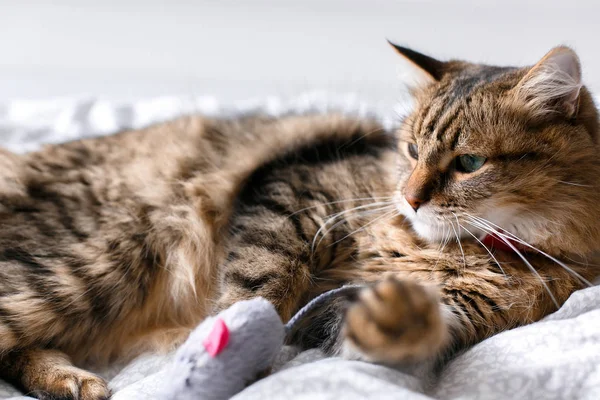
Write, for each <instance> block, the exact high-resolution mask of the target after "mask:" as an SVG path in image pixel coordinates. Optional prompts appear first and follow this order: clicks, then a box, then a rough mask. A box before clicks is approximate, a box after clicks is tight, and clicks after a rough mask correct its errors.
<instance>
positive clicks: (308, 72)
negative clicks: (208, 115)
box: [0, 0, 600, 101]
mask: <svg viewBox="0 0 600 400" xmlns="http://www.w3.org/2000/svg"><path fill="white" fill-rule="evenodd" d="M599 15H600V1H593V0H589V1H574V0H571V1H551V0H546V1H544V0H529V1H518V0H507V1H497V2H484V1H465V0H460V1H444V0H429V1H417V0H412V1H406V0H404V1H394V0H363V1H359V0H345V1H344V0H294V1H287V0H270V1H269V0H258V1H248V0H246V1H242V0H239V1H233V0H212V1H209V0H203V1H200V0H198V1H193V0H172V1H167V0H164V1H159V0H120V1H119V0H97V1H86V0H53V1H42V0H37V1H36V0H0V100H4V99H9V98H15V97H20V98H22V97H26V98H41V97H54V96H68V95H92V96H99V97H103V98H111V99H124V98H132V97H145V96H156V95H162V94H183V95H189V94H215V95H217V96H219V97H220V98H222V99H223V100H225V101H230V100H233V99H240V98H247V97H254V96H263V95H267V94H280V95H286V94H292V93H295V92H297V91H301V90H308V89H328V90H337V91H353V92H356V91H358V92H359V93H364V95H365V96H366V97H367V98H377V99H380V100H381V99H385V100H388V99H389V100H390V101H392V100H393V99H394V97H395V96H396V94H397V89H398V84H397V82H396V78H397V75H398V66H397V65H398V63H397V62H396V60H397V58H396V57H395V55H394V54H393V52H392V51H391V50H390V48H389V47H388V46H387V44H386V42H385V40H384V38H385V37H389V38H390V39H393V40H396V41H398V42H400V43H403V44H407V45H409V46H412V47H413V48H415V49H418V50H421V51H424V52H428V53H430V54H432V55H435V56H439V57H440V58H444V57H463V58H467V59H470V60H475V61H485V62H490V63H500V64H530V63H533V62H535V60H536V59H537V58H539V57H541V56H542V55H543V54H544V53H545V52H546V51H547V50H548V49H549V48H550V47H552V46H554V45H556V44H560V43H566V44H569V45H572V46H574V47H575V49H576V50H577V51H578V52H579V54H580V56H581V59H582V61H583V65H584V78H585V80H586V81H587V83H588V84H589V85H590V86H591V87H592V88H593V89H594V90H596V91H600V54H599V46H598V45H597V40H598V37H599V33H600V28H598V23H597V21H598V16H599Z"/></svg>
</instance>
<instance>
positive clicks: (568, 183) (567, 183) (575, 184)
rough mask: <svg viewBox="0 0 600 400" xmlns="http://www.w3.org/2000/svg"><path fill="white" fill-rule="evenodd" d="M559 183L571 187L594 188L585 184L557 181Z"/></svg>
mask: <svg viewBox="0 0 600 400" xmlns="http://www.w3.org/2000/svg"><path fill="white" fill-rule="evenodd" d="M557 182H559V183H564V184H565V185H571V186H580V187H592V185H585V184H583V183H575V182H567V181H557Z"/></svg>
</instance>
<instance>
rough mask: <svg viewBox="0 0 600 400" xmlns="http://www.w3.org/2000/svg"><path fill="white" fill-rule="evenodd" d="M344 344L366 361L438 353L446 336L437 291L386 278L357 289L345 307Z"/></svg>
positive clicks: (399, 359)
mask: <svg viewBox="0 0 600 400" xmlns="http://www.w3.org/2000/svg"><path fill="white" fill-rule="evenodd" d="M344 334H345V341H346V345H347V346H348V347H349V348H350V349H352V350H353V351H358V352H359V354H360V355H361V356H362V357H363V358H366V359H367V360H370V361H375V362H385V363H404V362H417V361H422V360H425V359H428V358H430V357H432V356H434V355H436V354H438V353H439V351H440V350H441V348H442V346H443V345H444V343H445V342H446V340H447V338H448V329H447V326H446V324H445V322H444V320H443V317H442V312H441V306H440V300H439V297H438V295H437V293H436V292H435V291H434V290H432V289H430V288H427V287H424V286H422V285H420V284H418V283H415V282H412V281H405V280H397V279H394V278H388V279H386V280H384V281H382V282H380V283H378V284H376V285H374V286H371V287H369V288H367V289H365V290H363V291H362V292H361V294H360V295H359V298H358V300H357V301H356V302H355V303H354V304H353V305H352V306H351V307H350V308H349V309H348V312H347V314H346V323H345V327H344Z"/></svg>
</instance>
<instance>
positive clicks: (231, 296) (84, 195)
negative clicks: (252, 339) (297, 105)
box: [0, 49, 600, 400]
mask: <svg viewBox="0 0 600 400" xmlns="http://www.w3.org/2000/svg"><path fill="white" fill-rule="evenodd" d="M399 51H401V50H400V49H399ZM569 51H570V50H569ZM415 54H416V53H415V52H412V53H410V54H409V55H408V56H412V57H415ZM405 56H406V54H405ZM418 60H426V61H427V63H426V65H425V67H426V69H431V68H436V69H437V70H436V71H435V73H432V71H426V72H428V73H429V74H430V75H431V77H432V79H431V81H430V82H429V83H428V84H427V85H425V86H423V87H420V88H418V89H416V90H415V93H414V94H415V99H416V104H417V106H416V108H415V110H414V111H413V112H412V113H411V114H410V115H408V116H407V117H406V118H405V119H404V120H403V121H402V123H401V126H400V128H399V130H398V132H387V131H385V130H384V129H383V127H381V126H380V125H379V124H378V123H377V122H375V121H371V120H368V119H365V120H357V119H353V118H349V117H343V116H340V115H336V114H330V115H303V116H295V115H290V116H284V117H281V118H266V117H256V116H252V117H243V118H238V119H231V120H209V119H204V118H202V117H197V116H193V117H186V118H182V119H179V120H177V121H173V122H169V123H165V124H160V125H156V126H153V127H150V128H147V129H143V130H140V131H130V132H122V133H120V134H117V135H114V136H111V137H106V138H99V139H86V140H82V141H76V142H71V143H65V144H62V145H53V146H48V147H47V148H45V149H43V150H42V151H39V152H36V153H30V154H26V155H22V156H18V155H14V154H10V153H8V152H5V151H2V152H1V153H0V224H1V229H0V354H1V356H0V357H1V361H2V364H0V370H1V371H2V374H3V376H4V377H7V378H9V379H12V380H13V381H15V382H16V383H17V384H19V385H21V386H22V387H24V389H25V390H27V391H31V392H33V393H35V394H36V395H37V396H38V397H40V398H73V399H85V400H88V399H100V398H105V397H106V396H108V390H107V389H106V387H105V386H104V383H103V381H102V380H100V379H99V378H97V377H94V376H93V375H90V374H89V373H87V372H85V371H83V370H80V369H77V368H75V367H73V366H72V365H71V362H73V363H75V364H77V365H83V364H88V363H96V364H102V363H106V362H111V361H113V360H116V359H126V358H128V357H131V356H133V355H135V354H138V353H139V352H141V351H144V350H166V349H170V348H172V347H173V346H176V345H177V344H178V343H180V342H181V341H182V340H183V339H185V337H186V335H187V334H188V332H189V331H190V330H191V329H193V327H194V326H196V325H197V324H198V323H199V322H200V321H201V320H202V319H203V318H204V317H205V316H206V315H208V314H209V313H213V312H217V311H218V310H220V309H223V308H225V307H228V306H229V305H231V304H232V303H234V302H236V301H239V300H242V299H247V298H251V297H255V296H263V297H265V298H267V299H268V300H270V301H271V302H273V304H274V305H275V306H276V308H277V310H278V311H279V313H280V315H281V317H282V318H283V319H284V320H286V319H288V318H290V316H291V315H293V313H294V312H295V311H297V310H298V308H299V307H301V306H302V305H303V304H305V303H306V302H307V301H309V300H310V299H311V298H313V297H314V296H316V295H318V294H320V293H322V292H324V291H325V290H328V289H331V288H334V287H338V286H340V285H343V284H345V283H369V284H372V286H371V287H370V289H368V290H366V291H363V292H360V293H356V294H355V296H353V298H350V299H346V300H344V299H340V300H339V301H336V302H334V303H332V304H329V305H328V306H327V307H326V309H323V310H319V312H316V313H315V314H314V315H312V316H311V317H310V318H308V320H307V323H306V324H305V325H304V326H303V327H302V328H301V329H300V330H299V331H298V332H295V335H294V341H295V342H296V343H298V344H300V345H303V346H321V347H322V348H324V349H325V350H327V351H329V352H332V353H336V352H337V353H339V352H351V353H352V354H354V355H357V354H358V355H360V357H362V358H366V359H369V360H373V361H377V362H389V363H400V364H406V363H413V364H414V363H417V364H418V363H421V362H423V361H425V360H437V359H439V358H440V356H441V355H447V354H449V353H450V352H451V351H452V350H453V349H456V348H459V347H462V346H465V345H469V344H472V343H476V342H477V341H479V340H482V339H483V338H485V337H488V336H490V335H493V334H495V333H497V332H499V331H502V330H505V329H509V328H512V327H514V326H518V325H522V324H526V323H530V322H532V321H536V320H538V319H540V318H542V317H543V316H544V315H547V314H548V313H549V312H551V311H553V310H554V309H555V308H556V304H554V303H553V299H554V300H556V301H557V303H558V304H560V303H562V302H564V301H565V300H566V298H567V297H568V296H569V295H570V294H571V293H572V292H573V291H574V290H576V289H578V288H580V287H582V283H581V282H580V280H578V279H577V278H576V277H575V276H574V275H573V274H571V273H569V271H567V270H565V269H564V268H563V267H561V266H560V265H559V264H557V263H556V262H554V261H552V260H550V259H548V257H546V256H544V255H542V254H540V253H539V252H535V251H530V252H527V253H526V259H527V260H528V261H529V262H530V263H531V264H533V265H535V268H536V273H537V274H539V278H538V276H536V275H535V274H534V273H532V272H531V271H530V270H529V269H528V268H527V266H526V264H525V263H524V262H523V260H522V259H521V258H520V257H518V256H517V255H516V254H511V253H502V252H496V253H495V254H494V253H492V255H491V254H490V253H488V251H487V250H486V249H485V248H483V247H482V246H481V245H480V244H479V243H477V242H476V241H475V240H474V239H473V238H469V237H468V236H467V234H466V230H461V229H460V227H458V226H457V227H456V228H457V229H458V232H456V234H457V236H459V235H460V236H462V237H463V239H464V240H461V242H460V243H457V242H456V241H450V242H449V243H448V244H447V245H445V246H443V248H442V244H443V243H440V241H444V239H445V238H446V236H447V235H448V232H449V229H450V227H451V226H454V225H452V224H454V222H453V221H454V218H456V223H457V224H458V223H462V225H464V226H468V225H466V224H468V221H469V219H468V215H469V214H473V215H476V216H478V217H484V218H487V219H489V220H490V221H492V222H494V221H497V222H502V223H506V225H503V228H504V229H506V230H507V231H508V232H511V233H514V234H517V235H522V236H523V239H526V240H527V242H529V243H530V244H531V245H532V246H535V247H536V248H538V249H540V250H542V251H544V252H547V253H548V255H550V256H553V257H556V258H560V260H562V261H568V262H569V266H570V268H572V269H573V270H574V271H576V272H578V273H579V274H581V275H582V276H583V277H584V278H586V279H592V278H593V277H594V276H596V275H597V274H598V272H599V271H598V270H597V269H596V267H594V266H593V265H594V264H593V262H592V263H590V264H586V263H585V261H587V260H592V261H593V253H594V252H596V251H597V250H598V247H599V243H600V241H599V240H598V239H599V238H600V226H598V225H599V224H598V221H599V218H598V217H599V215H598V214H599V213H600V208H599V206H598V204H599V202H598V193H600V191H599V190H598V189H600V188H598V187H597V186H598V185H599V183H597V182H596V179H595V177H596V176H598V173H600V163H599V160H598V158H597V155H596V154H597V148H596V146H597V145H598V144H597V134H598V120H597V114H596V109H595V107H594V105H593V103H592V101H591V98H590V96H589V94H588V92H587V91H586V90H585V87H582V88H581V90H580V91H579V92H578V98H577V100H578V103H577V105H578V107H577V113H576V115H566V114H565V113H566V112H567V111H565V110H567V109H566V108H561V107H560V105H561V103H560V101H561V98H560V97H559V98H556V97H553V98H552V99H550V100H549V102H547V103H546V104H545V107H546V108H547V109H550V108H552V107H553V108H552V109H553V110H556V112H553V113H545V114H543V115H542V116H540V113H537V112H535V113H534V114H535V115H533V114H529V113H528V109H527V107H526V105H527V104H531V103H530V101H531V99H530V95H531V93H535V91H533V92H531V91H530V92H527V93H529V94H523V93H525V92H523V90H524V89H523V88H526V89H527V88H531V87H534V86H535V85H534V83H535V82H534V83H532V82H530V81H528V79H529V78H530V75H529V74H528V73H529V72H530V71H532V69H530V68H500V67H488V66H482V65H475V64H469V63H465V62H458V61H451V62H447V63H444V62H437V61H436V62H432V59H430V58H425V59H424V58H422V57H421V58H419V57H417V61H418ZM417 64H418V62H417ZM577 65H578V64H577ZM524 79H525V81H524ZM536 79H538V81H539V79H541V78H539V77H536ZM524 82H526V83H527V84H526V85H524ZM545 83H547V82H545ZM555 93H559V91H556V92H555ZM560 93H562V92H560ZM569 93H570V92H569ZM546 100H548V99H546ZM569 100H570V99H569ZM528 102H529V103H528ZM537 109H539V108H536V110H537ZM407 142H410V143H416V144H418V148H419V157H418V160H415V159H414V158H412V157H411V156H410V155H409V154H408V152H407ZM464 153H467V154H481V155H484V156H486V157H487V159H488V161H487V162H486V164H485V166H484V167H483V168H482V170H481V171H477V172H475V173H473V174H464V173H460V172H458V171H456V169H455V168H454V166H453V165H454V164H453V163H455V157H456V155H458V154H464ZM408 182H410V185H415V186H417V187H419V188H420V189H423V190H425V189H426V192H427V193H428V200H427V204H426V205H424V206H423V207H422V209H419V210H418V212H417V213H415V212H414V211H413V210H412V209H407V207H406V202H405V201H404V198H403V196H404V194H405V192H406V186H407V184H408ZM564 182H567V183H566V184H565V183H564ZM479 228H481V229H483V228H482V227H481V226H479ZM479 228H477V227H472V229H473V231H474V232H476V233H477V235H479V236H480V235H481V233H482V232H481V231H477V229H479ZM444 229H445V231H444ZM436 230H437V231H436ZM438 231H439V232H438ZM440 232H441V233H440ZM444 232H445V233H444ZM498 264H499V265H498ZM540 278H541V279H540ZM546 289H550V291H551V293H552V296H550V295H549V294H548V293H547V291H546ZM311 322H312V323H311Z"/></svg>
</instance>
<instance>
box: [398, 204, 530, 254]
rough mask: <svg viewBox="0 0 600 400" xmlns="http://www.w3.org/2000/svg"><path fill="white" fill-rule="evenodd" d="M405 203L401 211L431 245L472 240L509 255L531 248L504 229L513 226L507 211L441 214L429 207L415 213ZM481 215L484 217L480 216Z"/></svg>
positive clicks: (401, 205)
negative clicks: (511, 252)
mask: <svg viewBox="0 0 600 400" xmlns="http://www.w3.org/2000/svg"><path fill="white" fill-rule="evenodd" d="M402 200H404V199H401V200H400V201H397V202H396V204H397V207H398V210H399V211H400V213H402V215H404V216H405V217H406V218H407V219H408V221H409V222H410V223H411V225H412V228H413V230H414V231H415V232H416V233H417V235H418V236H419V237H420V238H422V239H424V240H425V241H427V242H429V243H432V244H439V243H447V242H451V241H453V242H456V241H465V240H471V241H476V242H479V243H480V244H482V245H485V246H486V247H488V248H491V247H493V248H495V249H498V250H502V251H507V252H510V251H515V249H516V250H519V251H526V250H527V249H528V247H527V246H528V243H527V242H525V241H524V240H522V239H520V238H519V237H517V236H516V235H515V234H514V233H511V232H509V231H508V230H507V229H506V228H505V226H509V225H510V224H509V223H508V222H509V221H510V219H511V216H512V213H511V212H507V211H506V210H501V209H499V208H495V210H494V211H493V212H479V213H469V212H465V211H460V212H454V211H447V210H445V211H443V212H442V211H440V210H436V209H435V208H434V207H433V206H430V205H428V206H424V207H421V208H419V210H418V211H415V210H413V209H412V208H411V207H410V206H409V205H408V203H406V201H402ZM499 210H500V211H499ZM482 214H484V215H485V217H481V216H480V215H482ZM494 221H495V222H494ZM510 226H511V227H514V226H513V225H510ZM513 230H514V229H513Z"/></svg>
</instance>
